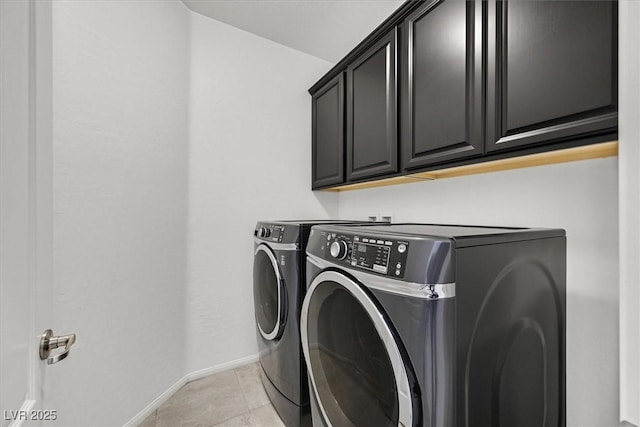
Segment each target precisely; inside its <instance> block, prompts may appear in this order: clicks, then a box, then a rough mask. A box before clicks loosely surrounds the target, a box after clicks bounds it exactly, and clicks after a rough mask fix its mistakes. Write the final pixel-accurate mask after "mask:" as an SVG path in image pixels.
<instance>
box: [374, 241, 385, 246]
mask: <svg viewBox="0 0 640 427" xmlns="http://www.w3.org/2000/svg"><path fill="white" fill-rule="evenodd" d="M376 243H377V244H379V245H384V240H378V241H377V242H376Z"/></svg>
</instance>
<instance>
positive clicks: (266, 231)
mask: <svg viewBox="0 0 640 427" xmlns="http://www.w3.org/2000/svg"><path fill="white" fill-rule="evenodd" d="M270 235H271V230H269V229H268V228H266V227H260V230H259V231H258V236H259V237H269V236H270Z"/></svg>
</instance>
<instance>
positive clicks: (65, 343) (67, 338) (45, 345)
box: [40, 329, 76, 365]
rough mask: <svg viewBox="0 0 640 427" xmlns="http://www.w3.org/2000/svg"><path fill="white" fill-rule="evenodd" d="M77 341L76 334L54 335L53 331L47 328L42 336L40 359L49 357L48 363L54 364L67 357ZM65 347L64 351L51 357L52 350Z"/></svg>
mask: <svg viewBox="0 0 640 427" xmlns="http://www.w3.org/2000/svg"><path fill="white" fill-rule="evenodd" d="M75 342H76V334H69V335H63V336H60V337H54V336H53V331H52V330H51V329H47V330H46V331H44V332H43V333H42V335H41V336H40V360H45V359H47V365H53V364H54V363H58V362H59V361H61V360H63V359H65V358H66V357H67V356H68V355H69V351H71V346H72V345H73V343H75ZM59 347H64V351H62V352H61V353H58V354H56V355H54V356H51V357H49V355H50V354H51V351H52V350H55V349H56V348H59Z"/></svg>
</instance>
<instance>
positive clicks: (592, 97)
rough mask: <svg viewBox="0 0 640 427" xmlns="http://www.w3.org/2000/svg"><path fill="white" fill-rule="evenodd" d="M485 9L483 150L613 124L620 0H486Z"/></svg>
mask: <svg viewBox="0 0 640 427" xmlns="http://www.w3.org/2000/svg"><path fill="white" fill-rule="evenodd" d="M487 12H488V17H489V19H488V28H487V35H488V38H487V151H489V152H491V151H496V150H502V149H508V148H515V147H520V146H525V145H526V146H530V145H538V144H546V143H553V142H560V141H564V140H568V139H576V138H583V137H589V136H592V135H598V134H605V133H609V132H612V133H615V132H616V131H617V124H618V114H617V110H618V107H617V104H618V96H617V92H618V81H617V76H618V66H617V64H618V58H617V51H618V49H617V34H618V26H617V16H618V12H617V2H615V1H522V0H518V1H495V0H490V1H489V2H488V3H487Z"/></svg>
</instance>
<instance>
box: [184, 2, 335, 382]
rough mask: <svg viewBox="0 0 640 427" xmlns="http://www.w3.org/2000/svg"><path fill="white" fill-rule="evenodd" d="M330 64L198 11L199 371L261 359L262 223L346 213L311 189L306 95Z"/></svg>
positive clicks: (193, 320) (195, 230)
mask: <svg viewBox="0 0 640 427" xmlns="http://www.w3.org/2000/svg"><path fill="white" fill-rule="evenodd" d="M330 67H331V64H329V63H328V62H325V61H323V60H320V59H317V58H314V57H312V56H309V55H306V54H303V53H301V52H298V51H296V50H293V49H290V48H287V47H284V46H282V45H279V44H276V43H274V42H271V41H268V40H266V39H263V38H260V37H257V36H255V35H253V34H250V33H247V32H244V31H242V30H238V29H236V28H234V27H231V26H228V25H226V24H223V23H220V22H218V21H215V20H212V19H210V18H206V17H203V16H201V15H198V14H192V15H191V103H190V137H191V139H190V142H191V147H190V157H189V159H190V169H189V171H190V175H189V201H188V202H189V229H188V233H189V252H188V260H189V285H188V294H187V304H188V310H187V322H186V325H185V330H186V333H187V350H188V364H187V366H188V369H187V371H189V372H192V371H196V370H200V369H205V368H209V367H213V366H217V365H220V364H223V363H226V362H230V361H233V360H237V359H241V358H243V357H247V356H252V355H255V354H256V353H257V346H256V338H255V322H254V314H253V291H252V280H253V279H252V274H253V273H252V268H251V266H252V264H253V238H252V235H253V229H254V225H255V223H256V221H258V220H265V219H295V218H296V217H299V218H329V217H335V216H336V214H337V196H336V195H335V194H328V193H313V192H311V191H310V186H311V173H310V166H311V103H310V102H309V99H310V98H309V95H308V93H307V92H306V90H307V88H308V87H310V86H311V85H312V84H313V83H314V82H315V81H316V80H317V79H318V78H320V76H321V75H322V74H323V73H324V72H326V70H328V69H329V68H330Z"/></svg>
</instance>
